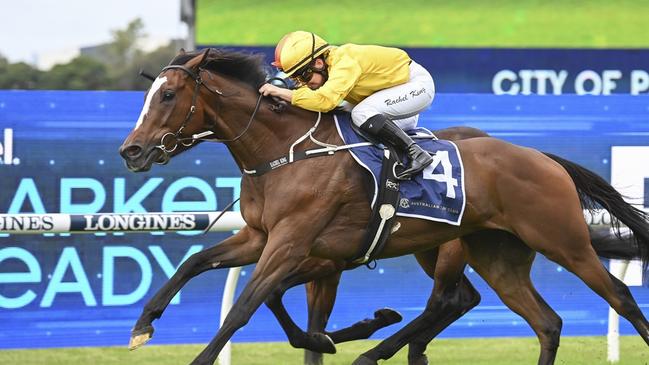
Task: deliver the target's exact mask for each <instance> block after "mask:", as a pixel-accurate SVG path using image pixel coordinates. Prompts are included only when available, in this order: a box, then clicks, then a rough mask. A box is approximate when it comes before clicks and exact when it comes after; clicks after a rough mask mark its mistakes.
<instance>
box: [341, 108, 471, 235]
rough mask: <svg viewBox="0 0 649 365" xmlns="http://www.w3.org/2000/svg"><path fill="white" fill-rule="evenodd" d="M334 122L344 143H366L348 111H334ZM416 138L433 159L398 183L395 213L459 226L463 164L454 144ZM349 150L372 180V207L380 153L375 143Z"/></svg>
mask: <svg viewBox="0 0 649 365" xmlns="http://www.w3.org/2000/svg"><path fill="white" fill-rule="evenodd" d="M335 122H336V127H337V128H338V133H339V134H340V136H341V137H342V139H343V141H345V144H352V143H359V142H365V140H364V139H363V137H361V136H359V135H358V134H356V132H354V130H353V129H352V127H351V118H350V115H349V114H348V113H341V114H336V116H335ZM411 132H413V131H411ZM414 132H416V134H415V135H422V134H426V135H431V133H430V131H428V130H426V129H423V128H421V129H417V130H416V131H414ZM415 141H417V143H418V144H419V145H420V146H421V147H422V148H424V149H425V150H427V151H429V152H431V153H434V156H433V157H434V160H433V163H432V164H430V166H428V167H427V168H426V169H425V170H424V171H423V173H422V174H419V175H418V176H415V177H414V178H413V179H412V180H407V181H402V182H401V188H400V193H401V199H400V200H399V206H398V207H397V215H399V216H403V217H415V218H421V219H427V220H431V221H437V222H446V223H449V224H452V225H460V222H461V221H462V215H463V214H464V206H465V198H464V172H463V170H464V167H463V166H462V159H461V157H460V153H459V151H458V149H457V146H456V145H455V144H454V143H453V142H450V141H443V140H433V139H430V138H428V139H421V138H415ZM350 152H351V154H352V156H353V157H354V160H356V162H357V163H358V164H359V165H361V166H363V167H364V168H365V169H366V170H368V171H369V172H370V173H371V175H372V178H373V179H374V185H373V186H374V195H373V198H372V202H371V204H372V206H374V203H375V201H376V196H377V181H379V176H380V175H381V162H382V158H383V152H382V151H381V149H380V148H378V147H376V146H367V147H358V148H353V149H351V150H350ZM405 162H407V161H404V163H405ZM386 188H388V189H390V188H393V187H391V186H387V187H386Z"/></svg>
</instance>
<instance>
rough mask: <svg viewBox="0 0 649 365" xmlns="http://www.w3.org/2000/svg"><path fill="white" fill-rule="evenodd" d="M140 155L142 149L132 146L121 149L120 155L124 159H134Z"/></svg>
mask: <svg viewBox="0 0 649 365" xmlns="http://www.w3.org/2000/svg"><path fill="white" fill-rule="evenodd" d="M141 154H142V147H140V146H138V145H135V144H132V145H129V146H126V147H125V148H123V149H122V151H121V155H122V156H123V157H125V158H136V157H138V156H140V155H141Z"/></svg>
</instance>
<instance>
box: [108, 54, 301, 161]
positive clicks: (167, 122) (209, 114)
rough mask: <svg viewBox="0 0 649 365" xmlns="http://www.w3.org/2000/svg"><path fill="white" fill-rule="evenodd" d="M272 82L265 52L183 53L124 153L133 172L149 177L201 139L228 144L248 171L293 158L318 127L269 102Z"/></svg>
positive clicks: (147, 104) (148, 100)
mask: <svg viewBox="0 0 649 365" xmlns="http://www.w3.org/2000/svg"><path fill="white" fill-rule="evenodd" d="M267 77H268V74H267V72H266V69H265V67H264V60H263V55H260V54H256V55H255V54H246V53H241V52H236V51H229V50H220V49H207V50H205V51H193V52H188V53H185V52H182V51H181V53H180V54H179V55H178V56H176V57H175V58H174V59H173V60H172V61H171V63H170V64H169V65H168V66H167V67H165V68H163V69H162V72H161V73H160V74H159V75H158V77H157V78H155V79H154V81H153V85H152V86H151V88H150V89H149V91H148V92H147V93H146V95H145V100H144V106H143V108H142V111H141V113H140V117H139V119H138V121H137V124H136V125H135V128H134V129H133V131H131V133H130V134H129V136H128V137H127V138H126V140H125V141H124V143H123V144H122V146H121V147H120V149H119V153H120V154H121V155H122V157H123V158H124V160H125V161H126V166H127V167H128V168H129V170H131V171H136V172H137V171H147V170H149V169H150V168H151V165H152V164H153V163H160V164H164V163H167V162H168V161H169V159H170V158H171V157H173V156H175V155H177V154H178V153H180V152H182V151H185V150H187V149H189V148H191V147H192V146H193V145H195V144H196V143H197V142H200V140H201V139H209V140H212V141H217V142H224V143H226V144H227V145H228V147H229V148H230V151H231V152H232V153H233V156H234V158H235V161H236V162H237V163H238V164H239V165H240V167H242V168H245V167H246V166H248V167H250V166H255V165H256V164H257V163H259V162H260V161H261V162H263V161H266V160H269V159H271V158H275V157H276V156H277V155H280V154H282V153H285V151H286V150H287V149H288V147H289V146H290V143H292V142H293V141H295V139H297V138H299V137H300V136H301V135H302V134H304V132H305V131H306V130H308V128H309V127H310V126H311V121H310V120H311V116H309V118H308V120H306V121H307V122H308V123H309V125H308V127H306V129H305V125H303V124H302V123H299V122H300V121H305V119H303V118H302V117H301V115H304V114H305V113H309V112H307V111H304V110H299V109H296V108H289V110H288V111H286V112H282V113H281V114H280V113H277V111H278V108H277V103H276V102H275V101H273V100H271V99H270V98H266V99H265V100H262V97H261V96H260V94H259V92H258V90H259V87H260V86H261V85H262V84H263V83H264V82H265V81H266V79H267ZM262 106H263V107H262ZM253 122H254V123H253ZM287 144H288V145H287ZM262 147H263V148H262Z"/></svg>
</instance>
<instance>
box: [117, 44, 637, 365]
mask: <svg viewBox="0 0 649 365" xmlns="http://www.w3.org/2000/svg"><path fill="white" fill-rule="evenodd" d="M264 79H265V73H264V72H263V70H262V68H261V67H260V65H259V63H258V62H254V61H251V58H250V57H248V56H241V55H239V54H236V53H232V52H224V51H218V50H214V51H211V52H210V50H207V51H205V52H203V53H202V54H199V53H188V54H181V55H179V56H177V57H176V58H175V59H174V60H173V61H172V65H171V66H168V67H167V68H165V69H164V70H163V72H162V73H161V74H160V75H159V76H158V78H157V79H156V81H155V82H154V84H153V86H152V88H151V89H150V90H149V93H148V94H147V96H146V100H145V107H144V108H143V110H142V113H141V115H140V119H139V120H138V124H137V126H136V128H135V130H134V131H132V132H131V134H130V135H129V137H128V138H127V139H126V141H125V142H124V144H123V145H122V147H121V151H120V153H121V154H122V156H123V157H124V158H125V160H126V163H127V166H128V167H129V168H130V169H131V170H133V171H144V170H147V169H149V168H150V166H151V164H152V163H153V162H165V161H168V159H169V158H170V157H171V156H172V155H173V154H174V153H178V152H180V151H181V150H184V149H186V148H189V146H191V144H192V142H193V140H194V139H195V138H200V137H203V136H206V135H208V134H206V133H213V134H214V135H215V136H218V139H214V140H219V141H221V142H223V143H225V144H226V145H227V147H228V148H229V150H230V152H231V153H232V156H233V158H234V160H235V161H236V162H237V164H238V165H239V167H240V168H241V170H242V172H244V177H243V179H242V190H241V199H242V200H241V210H242V215H243V217H244V220H245V221H246V223H247V225H246V227H244V228H243V229H242V230H241V231H239V233H238V234H236V235H235V236H233V239H232V242H238V243H239V244H246V245H247V244H250V245H253V246H258V247H259V250H261V253H260V258H259V261H258V264H257V267H256V269H255V271H254V272H253V274H252V277H251V280H250V282H249V283H248V284H247V285H246V287H245V288H244V290H243V292H242V293H241V295H240V296H239V299H238V300H237V302H236V303H235V305H234V307H233V309H232V311H231V312H230V314H229V315H228V317H227V318H226V320H225V322H224V324H223V326H222V327H221V329H220V330H219V332H218V333H217V335H216V336H215V338H214V339H213V340H212V341H211V342H210V344H209V345H208V346H207V347H206V348H205V349H204V350H203V352H201V354H200V355H199V356H198V357H197V358H196V359H195V360H194V362H193V364H211V363H213V362H214V361H215V359H216V357H217V355H218V353H219V352H220V350H221V349H222V347H223V346H224V345H225V343H226V342H227V341H228V339H229V338H230V337H231V336H232V334H233V333H234V332H235V331H236V330H237V329H238V328H240V327H241V326H243V325H244V324H245V323H247V321H248V320H249V318H250V316H251V315H252V313H254V311H255V310H256V309H257V308H258V307H259V305H261V303H262V302H263V301H264V300H266V299H267V298H268V297H269V295H270V294H271V293H272V292H273V291H274V290H275V289H276V288H277V287H278V286H279V285H280V284H281V283H283V282H284V283H291V279H292V278H293V277H294V276H293V275H294V273H296V272H304V271H307V270H308V263H309V262H310V261H312V260H311V259H314V258H315V259H322V258H324V259H328V260H330V261H331V262H334V263H336V265H338V266H339V269H340V268H343V267H345V266H347V265H348V260H349V259H350V258H352V257H353V256H354V255H355V254H356V252H358V251H359V249H360V245H361V241H362V237H363V234H364V228H365V226H366V223H367V220H368V217H369V209H368V198H367V192H366V191H365V189H364V175H363V172H362V170H361V169H360V168H359V167H358V166H357V165H355V162H354V161H353V160H352V158H351V157H350V156H349V154H346V153H334V154H333V155H332V156H329V157H327V158H314V159H308V160H301V161H299V162H296V163H291V164H286V165H284V166H283V167H281V168H278V169H274V170H272V171H270V172H269V173H267V174H265V175H263V176H251V175H250V174H248V172H249V171H252V170H254V169H255V167H256V166H261V165H263V164H264V163H266V162H268V161H272V160H274V159H276V158H277V157H278V156H283V155H285V154H286V152H287V151H288V149H289V147H290V145H291V144H292V143H293V142H295V141H296V140H298V138H300V136H302V135H304V133H305V132H307V131H308V130H309V129H310V128H311V127H312V126H313V124H314V120H315V118H316V117H320V116H317V115H315V114H314V113H310V112H307V111H303V110H299V109H296V108H287V109H286V110H285V111H284V112H282V113H281V114H277V113H276V112H274V111H272V110H271V108H269V107H270V106H271V105H272V102H271V101H270V100H262V99H261V98H258V95H257V92H256V90H257V87H258V86H259V85H260V84H261V83H262V82H263V81H264ZM256 100H257V102H255V101H256ZM321 117H322V120H323V123H322V124H321V125H320V128H319V129H317V130H316V131H315V132H314V137H316V138H317V139H318V140H320V141H322V142H323V143H325V144H328V145H340V144H341V143H342V140H341V139H340V137H339V136H338V134H337V131H336V130H335V127H334V126H333V123H332V118H333V116H332V115H329V114H326V115H322V116H321ZM180 145H182V146H183V147H178V146H180ZM303 146H304V148H305V149H307V148H310V147H311V148H313V147H319V146H317V145H315V144H314V143H312V142H310V141H308V140H307V141H305V143H304V144H303ZM457 146H458V149H459V150H460V152H461V155H462V161H463V164H464V166H465V169H466V177H465V179H466V188H465V189H466V197H467V205H466V211H465V215H464V218H463V222H462V224H461V225H460V226H459V227H458V226H450V225H446V224H443V223H436V222H429V221H421V220H416V219H412V218H401V217H400V218H399V223H400V224H401V225H400V229H399V230H397V231H396V232H394V233H393V234H392V236H391V238H390V240H389V241H388V243H387V245H386V246H385V249H384V251H383V252H382V253H381V255H380V257H394V256H399V255H405V254H410V253H415V252H425V251H429V250H431V249H434V248H435V247H437V246H438V245H440V244H441V243H443V242H447V241H449V240H451V239H454V238H457V237H463V239H465V240H468V241H473V240H474V239H475V240H476V243H475V246H477V248H479V247H480V246H481V245H482V246H484V245H488V244H489V242H487V243H478V242H477V241H478V240H479V239H480V238H481V236H482V235H501V234H502V235H506V236H507V237H509V238H508V239H513V240H516V241H517V242H520V243H523V244H524V245H525V247H526V249H527V250H529V251H530V252H531V251H532V250H533V251H537V252H541V253H543V254H544V255H546V256H547V257H548V258H549V259H551V260H553V261H555V262H557V263H558V264H560V265H562V266H564V267H565V268H567V269H568V270H570V271H572V272H573V273H575V274H576V275H577V276H578V277H580V278H581V279H582V280H583V281H584V282H585V283H586V284H587V285H588V286H589V287H590V288H591V289H593V290H594V291H595V292H596V293H597V294H599V295H600V296H601V297H602V298H604V299H605V300H606V301H607V302H608V303H609V304H610V305H611V306H612V307H613V308H614V309H615V310H616V311H617V312H618V313H619V314H620V315H622V316H623V317H625V318H626V319H627V320H629V321H630V322H631V323H632V324H633V326H634V327H635V328H636V330H637V331H638V332H639V334H640V335H641V336H642V338H643V339H645V341H646V342H648V343H649V323H648V322H647V320H646V319H645V317H644V315H643V314H642V312H641V311H640V309H639V308H638V307H637V304H636V303H635V301H634V300H633V298H632V296H631V295H630V293H629V291H628V289H627V288H626V286H625V285H624V284H623V283H621V282H620V281H618V280H617V279H615V278H613V277H612V276H610V275H609V274H608V273H607V272H606V270H605V269H604V267H603V266H602V264H601V263H600V262H599V260H598V258H597V255H596V253H595V250H594V249H593V247H592V246H591V243H590V240H589V236H588V229H587V227H586V224H585V222H584V220H583V216H582V210H581V203H582V201H581V200H580V194H581V196H582V197H583V196H585V197H586V198H585V199H590V200H592V201H594V202H597V203H599V204H601V205H603V206H604V207H605V208H606V209H607V210H609V212H611V214H612V215H613V216H614V217H616V218H619V219H620V221H622V223H624V224H626V225H627V226H628V227H629V228H631V230H632V231H633V233H634V237H635V241H634V244H635V245H636V247H635V249H636V250H637V251H638V254H639V255H640V256H641V257H642V258H643V262H645V264H646V262H647V260H648V259H649V257H648V256H649V236H648V235H647V223H646V216H645V215H644V214H643V213H642V212H641V211H639V210H637V209H635V208H633V207H631V206H630V205H628V204H620V203H619V201H618V199H620V197H619V194H617V192H615V190H614V189H613V188H612V187H611V186H610V185H608V184H606V183H604V184H601V183H600V182H596V183H591V182H589V181H588V180H587V179H585V178H584V176H588V177H590V175H588V174H587V173H586V172H585V171H583V169H581V170H580V169H577V170H575V171H572V172H571V173H570V174H569V173H568V172H567V171H566V168H565V166H562V164H561V163H557V162H556V161H555V160H553V159H552V158H549V157H548V156H546V155H543V154H541V153H539V152H537V151H535V150H532V149H528V148H522V147H518V146H514V145H512V144H509V143H506V142H504V141H500V140H497V139H493V138H475V139H469V140H463V141H458V142H457ZM317 172H320V173H317ZM322 172H324V173H322ZM591 174H592V173H591ZM593 175H594V174H593ZM557 207H560V208H561V209H557ZM486 230H488V231H487V232H485V231H486ZM468 245H474V244H472V243H469V244H468ZM234 246H236V245H234ZM475 252H476V253H477V256H479V257H483V258H484V267H485V268H488V267H489V265H490V261H491V260H490V258H489V257H488V256H487V255H485V254H480V250H479V249H476V250H475ZM232 254H233V255H234V254H236V252H233V253H232ZM212 264H213V265H216V266H218V265H219V263H218V262H213V263H212ZM305 265H306V266H305ZM478 272H479V273H480V271H478ZM317 278H318V277H316V276H314V277H310V278H308V279H309V280H314V279H317ZM291 284H293V285H296V284H299V283H298V282H292V283H291ZM494 289H496V291H497V292H498V293H499V295H501V296H502V295H503V294H506V293H503V292H502V289H498V288H494ZM499 290H500V291H499ZM532 302H538V300H532ZM427 309H429V308H427ZM425 314H426V313H424V314H423V315H422V316H424V317H425ZM414 322H415V323H413V325H415V326H416V325H418V323H421V320H420V318H418V319H416V320H415V321H414ZM409 326H410V325H409ZM409 326H406V328H404V330H406V331H407V330H408V329H409ZM410 328H412V327H410ZM552 345H553V344H552V343H549V344H548V346H552ZM542 348H543V344H542ZM550 350H551V348H550ZM553 361H554V358H553V357H552V358H551V359H548V358H547V356H546V357H544V355H543V350H542V356H541V358H540V359H539V362H540V363H552V362H553ZM356 363H358V364H365V363H368V364H370V363H376V361H375V359H373V358H371V357H370V356H367V354H366V355H364V356H361V357H360V358H359V359H358V360H357V362H356Z"/></svg>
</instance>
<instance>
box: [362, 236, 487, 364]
mask: <svg viewBox="0 0 649 365" xmlns="http://www.w3.org/2000/svg"><path fill="white" fill-rule="evenodd" d="M416 257H417V261H418V262H419V264H420V265H421V266H422V268H423V269H424V271H425V272H426V273H427V274H428V275H429V276H430V277H435V287H434V288H433V292H432V294H431V296H430V298H429V300H428V303H427V304H426V308H425V310H424V312H423V313H422V314H420V315H419V316H418V317H416V318H415V319H414V320H412V321H411V322H410V323H408V325H406V326H405V327H404V328H402V329H401V330H399V331H398V332H397V333H395V334H393V335H392V336H390V337H388V338H387V339H385V340H384V341H382V342H381V343H380V344H379V345H378V346H376V347H374V348H373V349H371V350H369V351H367V352H365V353H364V354H363V355H361V356H360V357H359V358H358V359H357V360H356V361H355V362H354V364H376V363H377V361H378V360H379V359H389V358H390V357H392V356H394V354H395V353H396V352H397V351H399V350H400V349H401V348H402V347H403V346H405V345H406V344H407V343H409V342H410V345H411V348H410V352H409V355H408V358H409V363H411V364H427V359H426V357H425V355H424V354H423V352H424V351H425V349H426V345H427V344H428V342H430V341H431V340H432V338H433V337H435V336H436V335H437V334H439V332H441V331H442V330H443V329H444V328H446V327H447V326H448V325H449V324H451V323H453V322H454V321H455V320H456V319H457V318H459V317H461V316H462V315H463V314H464V313H466V312H467V311H468V310H469V309H471V308H472V307H474V306H475V305H477V304H478V302H479V301H480V296H479V294H478V293H477V291H476V290H475V289H474V288H473V287H472V286H471V284H470V283H469V282H468V279H466V277H464V275H463V269H464V266H465V264H466V263H465V261H464V257H463V254H462V247H461V245H460V243H459V242H457V241H454V242H451V243H447V244H444V245H443V246H442V247H441V248H440V252H439V255H438V251H437V250H431V251H427V252H423V253H418V254H417V255H416Z"/></svg>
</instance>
